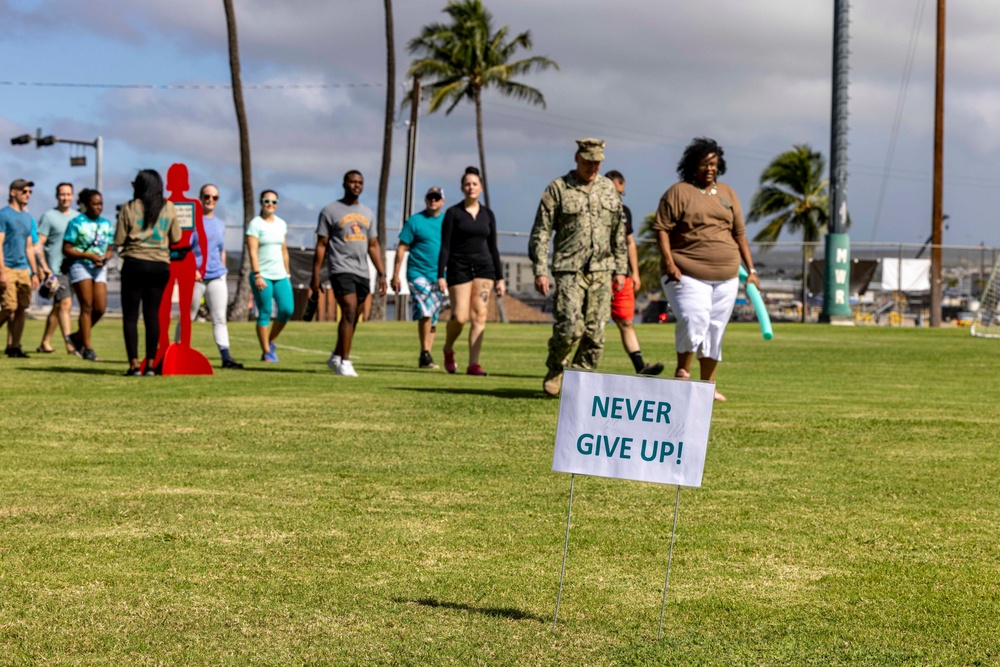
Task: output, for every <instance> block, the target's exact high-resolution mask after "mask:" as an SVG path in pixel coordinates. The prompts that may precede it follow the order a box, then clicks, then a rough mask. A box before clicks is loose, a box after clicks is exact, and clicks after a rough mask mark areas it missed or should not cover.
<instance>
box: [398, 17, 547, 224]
mask: <svg viewBox="0 0 1000 667" xmlns="http://www.w3.org/2000/svg"><path fill="white" fill-rule="evenodd" d="M444 13H445V14H447V15H448V16H449V17H450V18H451V21H452V22H451V24H450V25H445V24H442V23H431V24H430V25H426V26H424V28H423V30H421V32H420V35H419V36H417V37H414V38H413V39H412V40H410V43H409V45H408V48H409V51H410V53H412V54H413V55H416V56H420V57H418V59H417V60H414V61H413V62H412V63H411V64H410V71H409V72H408V73H407V76H419V77H420V78H421V79H427V80H430V81H432V83H429V84H428V86H427V87H428V89H429V91H430V102H429V106H428V111H429V112H431V113H433V112H435V111H437V110H438V109H439V108H441V106H442V105H443V104H444V103H445V102H447V101H450V102H451V104H450V105H449V106H448V108H447V110H446V111H445V114H450V113H451V112H452V111H453V110H454V109H455V107H456V106H458V103H459V102H461V101H462V100H463V99H466V100H469V101H471V102H473V103H474V104H475V105H476V140H477V142H478V145H479V169H480V172H481V173H482V180H483V195H484V196H485V198H486V205H487V206H489V205H490V190H489V182H488V181H487V179H486V151H485V149H484V148H483V99H482V95H483V90H485V89H487V88H495V89H496V90H498V91H500V92H501V93H502V94H503V95H506V96H507V97H513V98H514V99H517V100H524V101H526V102H528V103H530V104H533V105H536V106H541V107H542V108H545V97H544V96H543V95H542V93H541V92H540V91H539V90H538V89H536V88H532V87H531V86H526V85H525V84H523V83H519V82H517V81H514V80H513V79H514V77H517V76H520V75H522V74H526V73H528V72H530V71H531V70H538V71H542V70H546V69H548V68H550V67H554V68H556V69H559V65H558V64H557V63H556V62H555V61H553V60H550V59H548V58H546V57H544V56H531V57H530V58H523V59H521V60H514V61H512V60H511V59H512V58H513V57H514V54H515V53H517V51H518V50H519V49H525V50H527V51H530V50H531V35H530V33H529V32H528V31H524V32H522V33H520V34H519V35H516V36H515V37H514V38H513V39H509V33H510V26H504V27H502V28H500V29H499V30H496V31H494V28H493V14H492V13H490V11H489V10H488V9H486V7H484V6H483V3H482V0H451V2H449V3H448V5H447V6H446V7H445V8H444Z"/></svg>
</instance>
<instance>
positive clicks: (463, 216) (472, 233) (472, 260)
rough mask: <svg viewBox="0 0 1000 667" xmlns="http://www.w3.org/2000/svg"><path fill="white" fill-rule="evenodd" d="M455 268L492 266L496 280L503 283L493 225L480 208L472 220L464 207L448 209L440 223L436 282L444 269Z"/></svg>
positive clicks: (490, 216) (490, 213)
mask: <svg viewBox="0 0 1000 667" xmlns="http://www.w3.org/2000/svg"><path fill="white" fill-rule="evenodd" d="M458 264H465V265H468V264H493V270H494V272H495V274H496V279H497V280H503V268H502V265H501V263H500V251H499V250H497V221H496V218H495V217H493V211H491V210H490V209H488V208H486V207H485V206H483V205H482V204H480V205H479V213H478V214H477V215H476V217H475V218H473V217H472V216H471V215H469V212H468V211H466V210H465V204H464V202H463V203H459V204H455V205H454V206H452V207H450V208H449V209H448V210H447V211H446V212H445V214H444V222H442V223H441V254H440V255H438V278H444V276H445V269H447V268H448V267H449V266H456V265H458Z"/></svg>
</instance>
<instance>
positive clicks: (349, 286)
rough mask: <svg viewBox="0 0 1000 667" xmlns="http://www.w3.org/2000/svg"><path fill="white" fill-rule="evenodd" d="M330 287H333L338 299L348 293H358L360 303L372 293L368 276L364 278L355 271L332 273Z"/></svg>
mask: <svg viewBox="0 0 1000 667" xmlns="http://www.w3.org/2000/svg"><path fill="white" fill-rule="evenodd" d="M330 287H332V288H333V295H334V296H336V297H337V298H338V299H339V298H342V297H345V296H347V295H348V294H357V295H358V303H361V302H362V301H364V300H365V299H366V298H367V297H368V295H369V294H370V293H371V287H370V286H369V284H368V276H365V277H363V278H362V277H361V276H359V275H356V274H353V273H331V274H330Z"/></svg>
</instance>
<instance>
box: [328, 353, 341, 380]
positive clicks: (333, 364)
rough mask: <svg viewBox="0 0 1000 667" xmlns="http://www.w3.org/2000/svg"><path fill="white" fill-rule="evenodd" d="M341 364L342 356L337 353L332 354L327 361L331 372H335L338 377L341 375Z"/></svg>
mask: <svg viewBox="0 0 1000 667" xmlns="http://www.w3.org/2000/svg"><path fill="white" fill-rule="evenodd" d="M340 362H341V359H340V355H339V354H337V353H336V352H331V353H330V358H329V359H327V360H326V365H327V366H328V367H329V368H330V370H331V371H333V372H334V373H336V374H337V375H340Z"/></svg>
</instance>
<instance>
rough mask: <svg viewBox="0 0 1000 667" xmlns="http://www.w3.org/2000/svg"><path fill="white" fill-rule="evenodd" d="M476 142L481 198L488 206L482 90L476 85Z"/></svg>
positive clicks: (488, 188)
mask: <svg viewBox="0 0 1000 667" xmlns="http://www.w3.org/2000/svg"><path fill="white" fill-rule="evenodd" d="M476 142H477V143H478V144H479V172H480V173H481V174H482V175H483V198H484V199H485V200H486V208H490V182H489V181H488V180H486V149H485V148H484V147H483V90H482V88H480V87H479V86H476Z"/></svg>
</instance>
